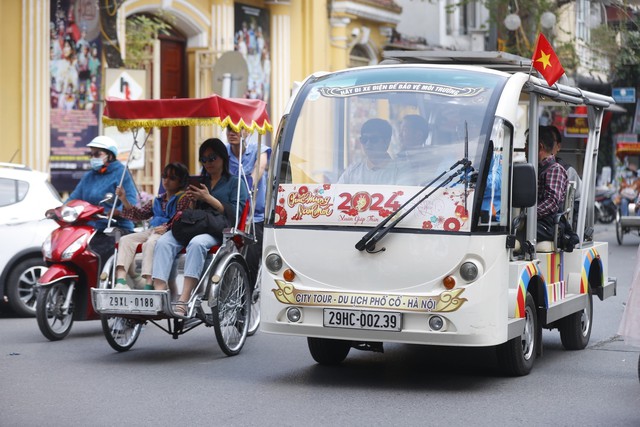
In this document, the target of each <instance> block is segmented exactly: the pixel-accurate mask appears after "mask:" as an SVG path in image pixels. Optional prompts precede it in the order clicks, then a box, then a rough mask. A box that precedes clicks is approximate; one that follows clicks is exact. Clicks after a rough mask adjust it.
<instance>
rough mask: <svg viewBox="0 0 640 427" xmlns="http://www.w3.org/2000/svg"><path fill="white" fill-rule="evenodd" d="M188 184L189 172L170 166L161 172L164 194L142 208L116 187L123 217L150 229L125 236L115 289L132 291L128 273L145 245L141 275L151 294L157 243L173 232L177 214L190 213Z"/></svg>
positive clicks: (173, 164)
mask: <svg viewBox="0 0 640 427" xmlns="http://www.w3.org/2000/svg"><path fill="white" fill-rule="evenodd" d="M188 181H189V171H188V170H187V167H186V166H185V165H183V164H182V163H169V164H168V165H166V166H165V167H164V171H163V172H162V185H163V187H164V189H165V192H164V193H162V194H160V195H158V196H157V197H156V198H155V199H153V200H151V201H149V202H148V203H147V204H145V205H144V206H142V207H137V206H134V205H132V204H131V203H129V201H128V200H127V193H126V191H125V189H124V188H122V187H117V188H116V195H117V196H118V198H119V199H120V201H121V202H122V204H123V206H124V209H123V210H122V214H121V216H122V217H124V218H128V219H132V220H134V221H135V220H138V221H140V220H147V219H150V221H149V229H148V230H145V231H142V232H140V233H132V234H128V235H126V236H122V237H121V238H120V241H119V243H118V257H117V260H116V285H115V289H129V285H127V279H126V275H127V271H128V270H129V268H130V267H131V264H132V263H133V260H134V257H135V254H136V248H137V247H138V245H139V244H141V243H142V267H141V275H142V277H143V278H144V280H145V287H144V288H145V289H148V290H151V289H153V286H152V285H151V267H152V265H153V252H154V248H155V246H156V242H157V241H158V239H159V238H160V236H162V235H163V234H165V233H166V232H167V230H170V229H171V223H172V221H173V218H174V217H175V215H176V213H177V212H180V211H183V210H185V209H188V208H189V207H190V205H191V202H192V201H193V199H192V198H191V196H190V195H189V194H187V193H185V191H184V190H185V188H186V187H187V184H188Z"/></svg>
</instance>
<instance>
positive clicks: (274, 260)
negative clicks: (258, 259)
mask: <svg viewBox="0 0 640 427" xmlns="http://www.w3.org/2000/svg"><path fill="white" fill-rule="evenodd" d="M264 264H265V265H266V266H267V268H268V269H269V271H270V272H272V273H277V272H278V271H280V269H281V268H282V265H283V263H282V257H280V255H279V254H277V253H272V254H269V255H267V258H266V259H265V260H264Z"/></svg>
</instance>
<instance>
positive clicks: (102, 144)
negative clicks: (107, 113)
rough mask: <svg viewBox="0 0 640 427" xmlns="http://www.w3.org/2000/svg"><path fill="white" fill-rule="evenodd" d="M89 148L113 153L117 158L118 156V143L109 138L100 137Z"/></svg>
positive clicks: (93, 140) (88, 145) (89, 144)
mask: <svg viewBox="0 0 640 427" xmlns="http://www.w3.org/2000/svg"><path fill="white" fill-rule="evenodd" d="M87 147H93V148H99V149H101V150H107V151H111V152H112V153H113V155H114V156H115V157H117V156H118V147H117V145H116V142H115V141H114V140H113V139H111V138H109V137H108V136H104V135H98V136H96V137H95V138H93V139H92V140H91V142H90V143H88V144H87Z"/></svg>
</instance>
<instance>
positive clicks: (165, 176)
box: [162, 173, 179, 181]
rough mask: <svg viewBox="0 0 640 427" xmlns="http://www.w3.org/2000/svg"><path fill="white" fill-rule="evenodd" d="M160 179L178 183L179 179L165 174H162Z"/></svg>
mask: <svg viewBox="0 0 640 427" xmlns="http://www.w3.org/2000/svg"><path fill="white" fill-rule="evenodd" d="M162 179H169V180H171V181H178V180H179V178H178V177H177V176H175V175H169V174H166V173H163V174H162Z"/></svg>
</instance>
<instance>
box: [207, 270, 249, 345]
mask: <svg viewBox="0 0 640 427" xmlns="http://www.w3.org/2000/svg"><path fill="white" fill-rule="evenodd" d="M220 277H221V279H220V282H219V283H218V285H217V286H215V287H212V289H213V292H214V295H213V296H214V300H215V301H216V302H217V303H216V304H215V306H214V307H212V315H213V327H214V329H215V331H216V340H217V341H218V344H219V345H220V348H221V349H222V351H223V352H224V353H225V354H226V355H227V356H234V355H236V354H238V353H240V350H242V346H243V345H244V342H245V340H246V339H247V331H248V329H249V313H250V310H251V305H250V304H251V301H250V294H251V292H250V290H249V275H248V274H247V269H246V268H245V266H244V265H243V264H242V263H240V262H238V261H237V260H231V261H230V262H229V263H228V264H227V265H226V266H225V267H224V270H223V271H222V274H221V275H220Z"/></svg>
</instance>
